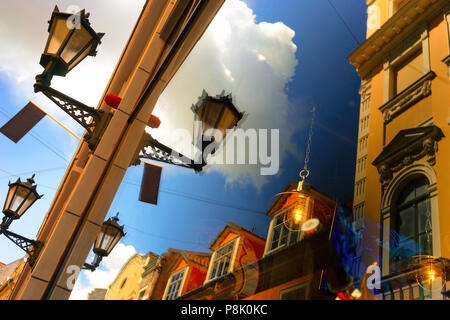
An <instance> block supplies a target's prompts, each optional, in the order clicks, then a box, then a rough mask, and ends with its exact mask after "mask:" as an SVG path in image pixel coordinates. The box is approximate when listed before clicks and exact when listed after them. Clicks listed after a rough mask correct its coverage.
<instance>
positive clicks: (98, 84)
mask: <svg viewBox="0 0 450 320" xmlns="http://www.w3.org/2000/svg"><path fill="white" fill-rule="evenodd" d="M144 3H145V0H127V1H126V2H125V1H121V0H96V1H88V0H77V1H73V0H63V1H58V7H59V9H60V11H67V10H68V9H69V8H70V7H71V6H72V7H73V6H78V7H79V8H81V9H83V8H85V9H86V11H87V12H90V13H91V17H90V21H91V25H92V27H93V28H94V30H95V31H97V32H105V33H106V35H105V36H104V37H103V39H102V44H101V45H100V46H99V47H98V49H97V51H98V53H97V56H96V57H87V58H86V59H85V60H84V61H83V62H82V63H80V64H79V65H78V66H77V67H76V68H75V69H74V70H73V71H71V72H70V73H69V74H68V75H67V76H66V77H64V78H63V77H54V78H53V81H52V86H53V87H54V88H55V89H57V90H60V91H62V92H63V93H66V94H68V95H69V96H72V97H73V98H75V99H77V100H80V101H81V102H83V103H86V104H87V105H90V106H93V107H96V106H97V104H98V102H99V99H100V97H101V95H102V94H103V91H104V90H105V88H106V85H107V84H108V81H109V78H110V77H111V75H112V72H113V71H114V68H115V66H116V64H117V61H118V58H119V57H120V54H121V53H122V50H123V48H124V46H125V44H126V41H127V40H128V37H129V36H130V33H131V30H132V29H133V27H134V25H135V23H136V21H137V18H138V16H139V14H140V12H141V9H142V7H143V5H144ZM54 6H55V1H51V0H45V1H44V0H41V1H39V5H36V4H34V3H31V2H30V1H29V0H15V1H1V2H0V39H1V41H2V43H3V44H6V45H2V50H0V73H2V74H3V75H6V76H7V77H8V78H9V79H10V83H11V87H13V88H16V92H15V93H14V94H15V95H16V96H20V97H21V99H24V102H25V103H26V101H27V100H28V99H31V100H33V101H34V102H36V103H37V104H38V105H39V106H40V107H42V108H44V109H45V110H46V111H48V112H49V113H51V114H52V115H54V116H55V117H56V118H57V119H58V120H59V121H61V122H63V123H64V124H65V125H66V126H68V127H69V128H70V129H72V130H74V131H76V132H77V133H78V134H79V135H81V134H82V133H83V129H82V128H81V127H80V126H79V125H78V124H77V123H75V121H73V120H72V119H71V118H70V117H69V116H68V115H66V114H65V113H64V112H63V111H61V110H60V109H58V107H56V106H55V105H54V104H53V102H51V101H50V100H49V99H47V98H46V97H45V96H44V95H42V94H41V93H38V94H35V93H34V92H33V83H34V77H35V76H36V75H37V74H39V73H41V72H42V71H43V69H42V67H41V66H40V65H39V59H40V56H41V54H42V51H43V49H44V46H45V43H46V41H47V37H48V32H47V28H48V24H47V21H48V20H49V19H50V16H51V13H52V10H53V8H54ZM68 139H69V138H68Z"/></svg>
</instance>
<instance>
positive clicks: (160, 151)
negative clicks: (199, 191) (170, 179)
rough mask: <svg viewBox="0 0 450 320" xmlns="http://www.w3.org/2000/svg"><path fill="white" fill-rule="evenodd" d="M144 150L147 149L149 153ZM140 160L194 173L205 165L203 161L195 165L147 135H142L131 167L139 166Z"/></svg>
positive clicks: (192, 161)
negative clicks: (191, 170) (169, 165)
mask: <svg viewBox="0 0 450 320" xmlns="http://www.w3.org/2000/svg"><path fill="white" fill-rule="evenodd" d="M146 149H149V151H147V150H146ZM175 155H177V156H175ZM141 158H143V159H149V160H154V161H160V162H165V163H168V164H172V165H176V166H180V167H185V168H189V169H194V170H195V172H201V171H202V170H203V167H204V166H205V165H206V163H205V162H204V161H202V163H196V162H195V161H194V160H192V159H190V158H188V157H186V156H184V155H182V154H181V153H179V152H177V151H174V150H173V149H171V148H170V147H168V146H166V145H164V144H162V143H161V142H159V141H158V140H156V139H155V138H153V137H152V136H151V135H150V134H148V133H144V136H143V137H142V139H141V142H140V145H139V147H138V150H137V153H136V155H135V157H134V159H133V162H132V163H131V165H139V164H140V159H141Z"/></svg>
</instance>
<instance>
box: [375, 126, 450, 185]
mask: <svg viewBox="0 0 450 320" xmlns="http://www.w3.org/2000/svg"><path fill="white" fill-rule="evenodd" d="M406 136H412V137H409V138H408V140H406V141H405V140H403V141H399V140H401V139H404V137H406ZM443 137H444V134H443V132H442V130H441V129H440V128H438V127H436V126H430V127H419V128H414V129H406V130H402V131H400V132H399V134H398V135H397V136H396V137H395V138H394V139H393V140H392V141H391V142H390V143H389V144H388V145H387V146H386V147H385V148H384V149H383V151H382V153H381V154H380V155H379V156H378V157H377V158H376V159H375V160H374V161H373V162H372V165H373V166H375V167H376V168H377V170H378V173H379V174H380V182H381V184H382V185H383V187H386V186H387V185H388V184H389V182H390V181H391V180H392V178H393V173H394V172H398V171H400V170H401V169H403V168H404V167H406V166H409V165H411V164H412V163H414V162H415V161H417V160H419V159H421V158H423V157H426V161H427V162H428V163H429V164H430V165H431V166H434V165H435V164H436V152H437V148H438V145H437V143H438V141H440V140H441V139H442V138H443ZM405 142H407V144H406V143H405Z"/></svg>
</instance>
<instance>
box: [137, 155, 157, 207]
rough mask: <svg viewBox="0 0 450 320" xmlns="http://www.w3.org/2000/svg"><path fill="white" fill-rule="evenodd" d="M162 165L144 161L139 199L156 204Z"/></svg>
mask: <svg viewBox="0 0 450 320" xmlns="http://www.w3.org/2000/svg"><path fill="white" fill-rule="evenodd" d="M161 171H162V167H160V166H156V165H152V164H148V163H144V173H143V174H142V182H141V192H140V193H139V201H142V202H146V203H151V204H158V192H159V183H160V181H161Z"/></svg>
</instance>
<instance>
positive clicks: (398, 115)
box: [349, 0, 450, 299]
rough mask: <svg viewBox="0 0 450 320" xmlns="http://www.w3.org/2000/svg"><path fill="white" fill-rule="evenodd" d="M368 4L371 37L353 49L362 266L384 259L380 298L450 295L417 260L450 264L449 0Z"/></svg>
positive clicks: (388, 0)
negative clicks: (421, 277)
mask: <svg viewBox="0 0 450 320" xmlns="http://www.w3.org/2000/svg"><path fill="white" fill-rule="evenodd" d="M367 5H368V20H367V39H366V40H365V41H364V42H363V43H362V44H361V45H360V46H359V47H358V48H357V49H356V50H355V51H354V52H353V53H352V54H351V55H350V56H349V60H350V63H351V64H352V65H353V66H355V68H356V71H357V72H358V74H359V76H360V78H361V80H362V83H361V89H360V94H361V106H360V119H359V136H358V149H357V159H356V170H355V189H354V211H353V217H354V220H355V228H356V230H357V231H358V232H360V234H361V235H362V236H361V241H360V243H359V251H360V252H361V255H360V257H359V258H358V259H360V260H361V269H360V272H364V271H365V268H366V267H367V266H369V265H371V264H372V263H374V262H377V263H378V265H379V266H380V268H381V275H382V279H383V281H382V288H381V289H380V290H379V292H378V295H377V297H378V298H379V299H443V298H444V295H442V294H441V292H443V291H445V290H448V285H447V288H446V279H445V277H440V279H438V281H440V282H441V284H439V285H434V288H435V289H436V288H437V290H433V289H432V290H424V289H423V287H422V286H420V285H419V282H418V281H416V280H415V279H414V274H415V272H416V271H414V270H415V269H414V268H412V266H414V265H416V266H417V265H418V264H417V263H416V262H417V261H418V260H417V259H415V257H418V256H431V257H433V258H435V259H437V260H439V263H441V262H442V263H441V267H442V270H444V271H445V269H446V267H445V264H446V263H447V262H446V261H447V260H446V259H448V258H450V229H449V225H450V214H449V211H450V202H449V201H448V197H449V195H450V187H449V186H450V170H449V161H448V159H449V156H450V140H449V138H448V137H449V136H450V127H449V125H450V69H449V66H450V1H448V0H367ZM437 260H436V261H437ZM411 268H412V269H411ZM444 274H445V272H444ZM433 278H434V277H433ZM441 285H442V290H443V291H440V289H441Z"/></svg>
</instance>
